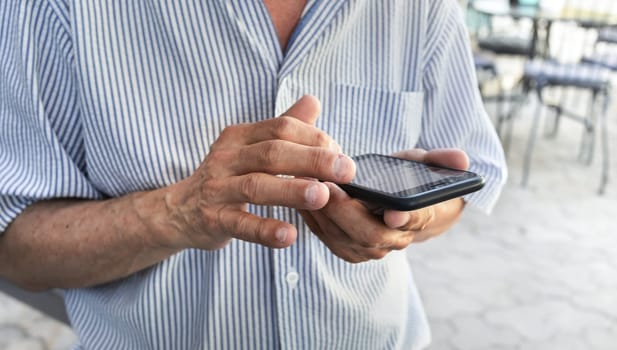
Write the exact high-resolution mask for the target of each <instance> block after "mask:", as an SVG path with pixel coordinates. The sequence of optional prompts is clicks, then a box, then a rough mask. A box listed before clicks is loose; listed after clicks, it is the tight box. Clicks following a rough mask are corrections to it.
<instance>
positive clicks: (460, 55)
mask: <svg viewBox="0 0 617 350" xmlns="http://www.w3.org/2000/svg"><path fill="white" fill-rule="evenodd" d="M425 52H426V56H425V57H426V60H425V65H424V68H423V70H424V75H423V89H424V92H425V99H424V110H423V117H422V132H421V133H420V135H421V136H420V139H419V141H418V147H421V148H424V149H435V148H451V147H455V148H460V149H462V150H464V151H465V152H466V153H467V154H468V155H469V158H470V170H471V171H473V172H476V173H478V174H480V175H482V176H484V177H485V179H486V184H485V186H484V188H483V189H482V190H480V191H478V192H475V193H473V194H470V195H467V196H465V197H464V199H465V201H466V202H468V203H469V204H470V205H471V206H474V207H476V208H478V209H480V210H481V211H483V212H485V213H487V214H488V213H490V212H491V210H492V208H493V207H494V205H495V203H496V201H497V199H498V198H499V195H500V193H501V189H502V187H503V185H504V183H505V181H506V178H507V167H506V162H505V157H504V153H503V148H502V146H501V143H500V141H499V138H498V137H497V134H496V132H495V129H494V127H493V125H492V122H491V121H490V119H489V117H488V115H487V113H486V111H485V109H484V105H483V103H482V99H481V97H480V92H479V89H478V86H477V78H476V73H475V67H474V65H473V58H472V53H471V45H470V42H469V35H468V33H467V29H466V27H465V25H464V20H463V16H462V11H461V9H460V7H459V6H458V3H457V2H456V1H453V0H435V1H431V8H430V10H429V13H428V30H427V37H426V47H425Z"/></svg>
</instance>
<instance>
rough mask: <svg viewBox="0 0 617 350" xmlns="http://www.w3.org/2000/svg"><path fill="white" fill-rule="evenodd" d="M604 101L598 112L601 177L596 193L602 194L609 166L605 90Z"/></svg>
mask: <svg viewBox="0 0 617 350" xmlns="http://www.w3.org/2000/svg"><path fill="white" fill-rule="evenodd" d="M603 97H604V101H603V103H602V111H601V112H600V128H601V130H600V137H601V138H602V140H601V142H602V177H601V179H600V188H599V189H598V194H600V195H603V194H604V193H605V191H606V185H607V184H608V181H609V179H608V177H609V171H610V169H609V166H610V156H609V149H610V147H609V144H608V126H607V124H608V123H607V122H606V112H607V110H608V105H609V103H610V93H609V91H606V92H605V93H604V96H603Z"/></svg>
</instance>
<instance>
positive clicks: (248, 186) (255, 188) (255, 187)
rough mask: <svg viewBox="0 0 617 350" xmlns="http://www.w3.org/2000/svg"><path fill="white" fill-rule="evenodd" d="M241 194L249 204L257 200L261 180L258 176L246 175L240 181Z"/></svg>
mask: <svg viewBox="0 0 617 350" xmlns="http://www.w3.org/2000/svg"><path fill="white" fill-rule="evenodd" d="M240 193H241V194H242V196H243V198H245V200H246V201H247V202H252V201H255V200H256V199H257V196H258V194H259V178H258V176H256V175H246V176H244V178H243V179H242V181H240Z"/></svg>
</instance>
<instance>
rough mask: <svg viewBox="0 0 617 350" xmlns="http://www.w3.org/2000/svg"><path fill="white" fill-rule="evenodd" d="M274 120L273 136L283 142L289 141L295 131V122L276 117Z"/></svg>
mask: <svg viewBox="0 0 617 350" xmlns="http://www.w3.org/2000/svg"><path fill="white" fill-rule="evenodd" d="M274 120H275V122H274V136H275V137H277V138H279V139H283V140H289V139H291V137H293V135H294V133H295V131H296V130H295V129H296V123H295V120H294V119H293V118H291V117H285V116H283V117H278V118H276V119H274Z"/></svg>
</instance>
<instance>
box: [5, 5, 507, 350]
mask: <svg viewBox="0 0 617 350" xmlns="http://www.w3.org/2000/svg"><path fill="white" fill-rule="evenodd" d="M475 79H476V78H475V73H474V69H473V64H472V56H471V53H470V48H469V42H468V37H467V33H466V30H465V28H464V25H463V21H462V16H461V11H460V9H459V8H458V5H457V3H456V1H455V0H413V1H412V0H379V1H375V0H327V1H326V0H323V1H322V0H313V1H309V3H308V5H307V8H306V9H305V11H304V13H303V16H302V19H301V21H300V23H299V25H298V27H297V28H296V30H295V31H294V33H293V35H292V38H291V41H290V42H289V44H288V48H287V50H286V52H282V51H281V48H280V45H279V44H278V39H277V35H276V31H275V29H274V26H273V25H272V22H271V19H270V17H269V14H268V12H267V9H266V7H265V6H264V4H263V2H262V1H261V0H244V1H239V0H202V1H193V0H182V1H170V0H168V1H165V0H154V1H152V0H151V1H145V0H135V1H113V0H96V1H90V0H39V1H36V0H33V1H17V0H3V1H1V2H0V232H2V231H4V230H5V228H6V227H7V225H8V224H9V223H10V222H11V221H12V220H13V219H14V218H15V217H16V216H17V215H19V213H20V212H22V211H23V210H24V208H26V207H27V206H28V205H29V204H31V203H33V202H35V201H38V200H42V199H49V198H62V197H75V198H84V199H92V200H97V199H104V198H110V197H116V196H122V195H124V194H127V193H130V192H134V191H142V190H148V189H155V188H160V187H162V186H166V185H169V184H172V183H175V182H177V181H179V180H181V179H183V178H186V177H187V176H189V175H190V174H191V173H192V172H193V171H194V170H195V169H196V168H197V167H198V165H199V164H200V161H201V160H202V159H203V158H204V157H205V155H206V154H207V153H208V150H209V147H210V145H211V144H212V143H213V142H214V141H215V140H216V139H217V136H218V135H219V133H220V132H221V130H222V129H223V128H224V127H225V126H228V125H231V124H236V123H245V122H256V121H259V120H263V119H266V118H271V117H273V116H276V115H279V114H280V113H282V112H283V111H285V110H286V109H287V108H288V107H289V106H290V105H291V104H292V103H293V102H294V101H295V100H296V99H297V98H299V97H300V96H302V95H304V94H313V95H315V96H318V97H319V98H320V100H321V101H322V105H323V111H322V113H321V116H320V118H319V120H318V122H317V126H318V127H319V128H321V129H323V130H325V131H326V132H327V133H328V134H330V135H331V136H332V137H333V138H334V139H335V140H337V141H338V143H339V144H341V145H342V148H343V150H344V152H345V153H347V154H349V155H356V154H362V153H382V154H389V153H392V152H395V151H399V150H403V149H409V148H413V147H422V148H425V149H434V148H441V147H458V148H461V149H463V150H465V151H466V152H467V153H468V154H469V155H470V158H471V170H472V171H475V172H478V173H480V174H483V175H484V176H485V177H486V179H487V184H486V186H485V188H484V189H483V190H482V191H480V192H477V193H474V194H472V195H469V196H467V197H466V200H467V201H468V202H469V203H470V205H472V206H475V207H478V208H480V209H482V210H485V211H490V209H491V207H492V206H493V205H494V203H495V201H496V199H497V197H498V194H499V192H500V189H501V186H502V184H503V182H504V181H505V176H506V170H505V162H504V157H503V152H502V149H501V148H500V145H499V141H498V139H497V137H496V135H495V132H494V130H493V128H492V126H491V123H490V120H489V118H488V117H487V115H486V113H485V111H484V110H483V106H482V103H481V99H480V96H479V93H478V91H477V87H476V80H475ZM250 210H251V211H253V212H255V213H257V214H259V215H263V216H269V217H274V218H278V219H281V220H285V221H288V222H290V223H292V224H294V225H295V226H296V227H298V231H299V235H298V240H297V242H296V243H295V244H294V245H293V246H291V247H290V248H287V249H282V250H273V249H268V248H265V247H262V246H259V245H256V244H252V243H247V242H243V241H237V240H234V241H232V242H231V244H229V245H228V246H227V247H226V248H224V249H221V250H218V251H201V250H195V249H188V250H185V251H182V252H180V253H178V254H176V255H174V256H172V257H170V258H169V259H167V260H165V261H162V262H160V263H158V264H156V265H154V266H152V267H150V268H148V269H145V270H143V271H140V272H138V273H135V274H134V275H132V276H130V277H128V278H125V279H122V280H118V281H115V282H112V283H108V284H104V285H100V286H97V287H94V288H85V289H72V290H66V292H65V300H66V305H67V310H68V314H69V317H70V319H71V323H72V326H73V328H74V330H75V333H76V334H77V336H78V339H79V344H77V348H87V349H277V348H281V349H379V348H384V349H418V348H422V347H425V346H426V345H427V344H428V343H429V341H430V333H429V329H428V326H427V321H426V318H425V315H424V312H423V309H422V305H421V302H420V299H419V297H418V293H417V290H416V287H415V284H414V281H413V277H412V272H411V268H410V266H409V263H408V259H407V256H406V253H407V252H405V251H398V252H392V253H391V254H389V255H388V256H387V257H385V258H384V259H382V260H378V261H370V262H366V263H362V264H349V263H346V262H344V261H342V260H341V259H339V258H337V257H336V256H335V255H333V254H332V253H331V252H330V251H329V250H328V249H327V247H326V246H325V245H323V244H322V243H321V241H320V240H319V239H318V238H316V236H315V235H313V234H312V233H311V232H310V230H309V229H308V227H307V226H305V225H304V223H303V222H302V219H301V217H300V216H299V215H298V213H297V212H296V211H294V210H291V209H288V208H281V207H258V206H252V207H251V208H250Z"/></svg>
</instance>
